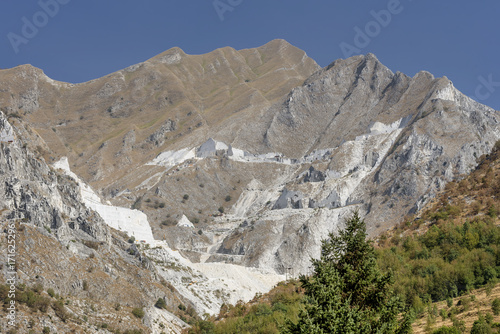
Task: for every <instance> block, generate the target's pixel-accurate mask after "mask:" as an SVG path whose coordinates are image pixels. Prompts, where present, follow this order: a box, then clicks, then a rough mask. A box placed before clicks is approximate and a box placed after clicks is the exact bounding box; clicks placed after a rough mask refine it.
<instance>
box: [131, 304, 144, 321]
mask: <svg viewBox="0 0 500 334" xmlns="http://www.w3.org/2000/svg"><path fill="white" fill-rule="evenodd" d="M132 314H133V315H134V316H136V317H137V318H139V319H142V318H143V317H144V310H143V309H142V308H139V307H136V308H134V309H133V310H132Z"/></svg>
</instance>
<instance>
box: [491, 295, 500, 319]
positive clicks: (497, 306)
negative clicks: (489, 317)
mask: <svg viewBox="0 0 500 334" xmlns="http://www.w3.org/2000/svg"><path fill="white" fill-rule="evenodd" d="M491 311H493V314H494V315H499V314H500V299H498V298H495V299H494V300H493V302H492V303H491Z"/></svg>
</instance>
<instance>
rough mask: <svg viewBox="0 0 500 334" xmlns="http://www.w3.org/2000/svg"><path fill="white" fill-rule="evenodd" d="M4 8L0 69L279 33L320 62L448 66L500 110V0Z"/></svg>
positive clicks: (97, 1)
mask: <svg viewBox="0 0 500 334" xmlns="http://www.w3.org/2000/svg"><path fill="white" fill-rule="evenodd" d="M55 4H57V6H56V5H55ZM57 7H59V8H57ZM216 7H217V9H216ZM0 9H1V10H0V68H9V67H14V66H16V65H19V64H26V63H29V64H32V65H34V66H36V67H39V68H41V69H43V70H44V71H45V73H46V74H47V75H48V76H50V77H51V78H53V79H56V80H61V81H67V82H73V83H76V82H83V81H87V80H91V79H95V78H98V77H101V76H103V75H106V74H109V73H111V72H114V71H116V70H119V69H122V68H125V67H127V66H130V65H132V64H136V63H138V62H141V61H144V60H146V59H148V58H151V57H153V56H155V55H156V54H158V53H161V52H163V51H165V50H167V49H169V48H171V47H174V46H178V47H180V48H182V49H183V50H184V51H185V52H186V53H188V54H200V53H206V52H210V51H212V50H214V49H216V48H219V47H223V46H232V47H234V48H236V49H242V48H251V47H257V46H260V45H263V44H265V43H267V42H268V41H270V40H272V39H275V38H283V39H286V40H287V41H288V42H290V43H291V44H293V45H295V46H297V47H299V48H301V49H302V50H304V51H306V52H307V54H308V55H309V56H310V57H312V58H313V59H315V60H316V61H317V62H318V63H319V64H320V65H321V66H326V65H328V64H329V63H330V62H332V61H334V60H335V59H338V58H345V57H346V56H349V55H351V54H352V53H363V54H365V53H368V52H372V53H374V54H375V55H376V56H377V57H378V58H379V60H380V61H381V62H382V63H384V64H385V65H386V66H387V67H389V68H390V69H391V70H392V71H394V72H396V71H401V72H403V73H406V74H408V75H410V76H413V75H414V74H415V73H417V72H418V71H420V70H427V71H429V72H431V73H433V74H434V75H435V76H444V75H446V76H447V77H448V78H450V79H451V80H452V81H453V82H454V84H455V86H456V87H457V88H458V89H460V90H461V91H462V92H464V93H465V94H467V95H469V96H471V97H475V98H476V99H477V100H479V101H480V102H482V103H484V104H487V105H490V106H492V107H493V108H495V109H497V110H500V66H499V65H498V63H499V59H500V57H499V55H500V52H499V51H500V19H499V17H498V16H499V15H500V1H498V0H482V1H480V2H479V1H471V0H467V1H466V0H439V1H436V0H399V1H398V0H351V1H347V0H309V1H305V0H287V1H284V0H140V1H139V0H40V1H38V0H22V1H21V0H2V2H1V4H0ZM30 28H31V29H30Z"/></svg>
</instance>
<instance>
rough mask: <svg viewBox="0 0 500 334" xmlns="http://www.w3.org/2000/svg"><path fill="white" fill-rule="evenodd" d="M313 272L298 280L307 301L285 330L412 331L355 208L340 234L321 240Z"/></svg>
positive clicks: (290, 333)
mask: <svg viewBox="0 0 500 334" xmlns="http://www.w3.org/2000/svg"><path fill="white" fill-rule="evenodd" d="M312 264H313V267H314V274H313V275H312V276H311V277H305V276H302V277H301V278H300V280H301V282H302V286H303V288H304V290H305V295H306V297H307V298H306V299H307V300H308V302H307V303H306V304H305V308H304V309H303V310H302V311H301V313H300V315H299V321H298V322H297V323H292V322H287V325H286V327H285V328H284V329H283V330H282V333H284V334H295V333H315V334H316V333H317V334H319V333H325V334H326V333H342V334H349V333H356V334H357V333H384V334H386V333H387V334H389V333H398V334H399V333H411V323H412V316H411V314H410V313H409V312H405V313H404V314H403V318H402V319H401V316H400V315H401V313H402V312H403V307H404V306H403V302H402V301H401V300H400V299H399V297H398V296H396V295H395V294H394V293H393V291H392V289H391V286H392V283H393V279H392V274H391V273H387V274H382V273H381V272H380V270H379V268H378V265H377V263H376V256H375V251H374V249H373V246H372V244H371V242H370V241H367V240H366V224H365V222H364V221H363V220H362V219H361V218H360V217H359V214H358V212H355V213H354V214H353V216H352V217H351V218H350V219H348V220H346V227H345V229H344V230H341V231H339V233H338V236H337V235H334V234H333V233H330V235H329V238H328V239H326V240H323V242H322V246H321V258H320V259H317V260H316V259H313V260H312Z"/></svg>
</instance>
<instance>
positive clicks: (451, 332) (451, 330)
mask: <svg viewBox="0 0 500 334" xmlns="http://www.w3.org/2000/svg"><path fill="white" fill-rule="evenodd" d="M432 334H462V332H461V331H460V330H458V329H457V328H455V327H448V326H443V327H440V328H438V329H436V330H435V331H434V332H432Z"/></svg>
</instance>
